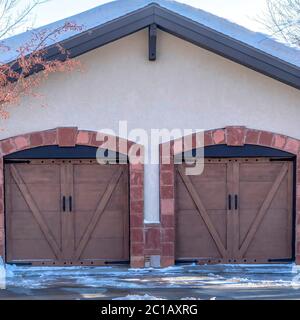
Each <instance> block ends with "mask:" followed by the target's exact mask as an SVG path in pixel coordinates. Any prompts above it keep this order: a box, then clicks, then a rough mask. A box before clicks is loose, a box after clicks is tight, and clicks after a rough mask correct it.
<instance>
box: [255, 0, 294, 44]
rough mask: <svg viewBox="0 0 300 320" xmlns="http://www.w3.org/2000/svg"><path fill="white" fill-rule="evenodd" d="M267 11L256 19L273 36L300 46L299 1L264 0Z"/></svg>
mask: <svg viewBox="0 0 300 320" xmlns="http://www.w3.org/2000/svg"><path fill="white" fill-rule="evenodd" d="M266 3H267V11H266V12H265V13H264V15H263V16H262V17H260V18H259V19H258V21H259V22H260V23H262V24H263V25H264V26H265V27H266V28H267V30H269V32H270V33H271V34H272V35H273V36H276V37H278V38H280V39H282V40H284V41H285V42H287V43H290V44H292V45H296V46H300V0H266Z"/></svg>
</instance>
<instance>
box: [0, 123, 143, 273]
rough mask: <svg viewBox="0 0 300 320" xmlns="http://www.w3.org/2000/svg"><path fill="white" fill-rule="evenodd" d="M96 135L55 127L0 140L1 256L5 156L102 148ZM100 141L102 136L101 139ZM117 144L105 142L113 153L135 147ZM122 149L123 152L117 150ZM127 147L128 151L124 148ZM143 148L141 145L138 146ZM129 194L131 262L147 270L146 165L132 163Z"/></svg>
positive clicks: (2, 252)
mask: <svg viewBox="0 0 300 320" xmlns="http://www.w3.org/2000/svg"><path fill="white" fill-rule="evenodd" d="M97 134H99V133H97V132H95V131H85V130H78V129H77V128H76V127H64V128H56V129H52V130H46V131H39V132H32V133H28V134H23V135H19V136H16V137H12V138H8V139H4V140H1V141H0V256H2V257H5V226H4V214H5V212H4V210H5V209H4V192H3V190H4V186H3V181H4V171H3V170H4V166H3V157H4V156H6V155H8V154H11V153H14V152H17V151H21V150H25V149H30V148H34V147H41V146H49V145H58V146H60V147H66V146H67V147H73V146H76V145H85V146H91V147H100V146H101V145H102V144H103V143H104V142H103V141H98V140H99V139H97ZM98 138H99V136H98ZM117 140H118V142H119V143H117V145H116V144H115V143H112V144H111V145H110V144H109V141H110V139H108V140H106V141H105V143H106V144H105V148H107V149H109V150H112V151H117V152H118V151H120V152H121V153H123V154H124V153H125V154H126V152H127V150H129V148H130V147H131V146H132V145H133V144H134V143H133V142H131V141H127V140H124V139H121V138H117ZM118 146H120V149H118ZM124 147H127V148H124ZM139 148H141V149H142V146H139ZM127 155H128V156H129V157H130V154H128V153H127ZM129 180H130V187H129V192H130V195H135V196H131V197H130V201H129V205H130V237H131V239H130V240H131V241H130V263H131V266H132V267H144V181H143V180H144V166H143V165H142V164H138V165H134V164H129Z"/></svg>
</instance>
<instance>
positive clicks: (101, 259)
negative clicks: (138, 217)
mask: <svg viewBox="0 0 300 320" xmlns="http://www.w3.org/2000/svg"><path fill="white" fill-rule="evenodd" d="M56 149H64V148H57V147H56ZM65 149H68V148H65ZM69 149H72V148H69ZM24 152H27V153H28V151H23V153H24ZM42 152H44V151H42ZM68 152H69V151H68ZM35 156H38V154H37V155H35ZM14 157H15V156H14V155H12V156H11V157H10V159H6V161H5V207H6V230H7V232H6V252H7V262H8V263H25V264H38V265H61V264H64V265H85V264H88V265H91V264H93V265H103V264H109V263H128V262H129V205H128V165H127V164H102V165H100V164H98V163H97V162H96V160H92V159H30V160H20V159H11V158H14ZM20 157H22V154H21V155H20V154H19V155H18V158H20ZM94 159H95V158H94Z"/></svg>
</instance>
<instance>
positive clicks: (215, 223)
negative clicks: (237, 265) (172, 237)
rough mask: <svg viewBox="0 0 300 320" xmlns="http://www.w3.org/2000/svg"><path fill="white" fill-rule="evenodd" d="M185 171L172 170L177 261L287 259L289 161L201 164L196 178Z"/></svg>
mask: <svg viewBox="0 0 300 320" xmlns="http://www.w3.org/2000/svg"><path fill="white" fill-rule="evenodd" d="M185 168H186V165H185V164H182V165H177V168H176V169H177V175H176V259H178V260H189V259H199V261H203V262H210V263H214V262H224V263H232V262H233V263H234V262H244V263H255V262H275V261H278V260H281V259H283V260H288V259H291V258H292V227H293V221H292V220H293V219H292V216H293V215H292V203H293V202H292V189H293V181H292V180H293V170H292V169H293V164H292V162H290V161H272V159H264V158H258V159H252V158H248V159H206V160H205V164H204V171H203V173H202V174H201V175H197V176H188V175H186V170H185Z"/></svg>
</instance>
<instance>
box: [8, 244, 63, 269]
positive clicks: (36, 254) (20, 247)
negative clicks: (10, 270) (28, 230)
mask: <svg viewBox="0 0 300 320" xmlns="http://www.w3.org/2000/svg"><path fill="white" fill-rule="evenodd" d="M9 242H10V244H9V246H8V248H7V249H8V252H7V262H8V263H26V262H29V263H34V262H35V263H38V262H39V263H42V262H44V261H53V262H54V261H57V257H56V255H55V254H54V253H53V250H52V249H51V248H50V247H49V243H48V242H47V241H46V240H45V238H41V239H38V240H37V239H11V238H10V239H9Z"/></svg>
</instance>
